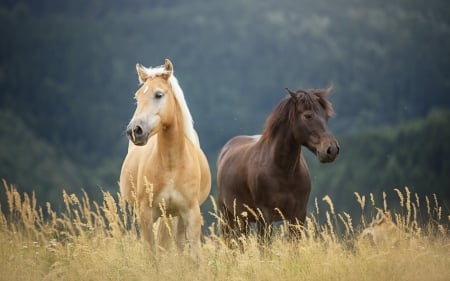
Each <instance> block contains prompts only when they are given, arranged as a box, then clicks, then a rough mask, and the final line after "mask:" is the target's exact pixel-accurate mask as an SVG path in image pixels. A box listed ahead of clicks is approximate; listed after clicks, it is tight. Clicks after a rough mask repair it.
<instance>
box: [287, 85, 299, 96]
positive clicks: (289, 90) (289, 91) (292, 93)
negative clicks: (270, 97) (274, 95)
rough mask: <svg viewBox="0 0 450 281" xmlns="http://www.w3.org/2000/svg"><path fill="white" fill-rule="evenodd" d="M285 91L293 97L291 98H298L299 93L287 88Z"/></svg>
mask: <svg viewBox="0 0 450 281" xmlns="http://www.w3.org/2000/svg"><path fill="white" fill-rule="evenodd" d="M285 89H286V91H287V92H288V93H289V95H291V97H293V98H297V93H296V92H294V91H292V90H291V89H289V88H287V87H286V88H285Z"/></svg>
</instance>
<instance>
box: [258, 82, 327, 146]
mask: <svg viewBox="0 0 450 281" xmlns="http://www.w3.org/2000/svg"><path fill="white" fill-rule="evenodd" d="M330 92H331V88H328V89H311V90H299V91H297V92H296V94H295V95H294V96H292V95H288V96H287V97H285V98H284V99H283V100H282V101H281V102H280V103H279V104H278V105H277V106H276V107H275V109H274V110H272V112H271V113H270V115H269V117H268V118H267V120H266V124H265V126H264V131H263V139H264V140H269V139H272V138H273V137H274V136H275V135H276V133H277V132H278V131H279V130H280V129H282V128H285V127H290V126H291V123H292V122H295V120H296V116H297V114H298V111H299V110H298V107H297V105H298V103H300V104H301V107H303V109H302V110H314V111H317V110H318V109H319V108H322V109H323V110H325V112H326V114H327V117H331V116H333V115H334V110H333V106H332V104H331V102H330V101H329V100H328V95H329V94H330Z"/></svg>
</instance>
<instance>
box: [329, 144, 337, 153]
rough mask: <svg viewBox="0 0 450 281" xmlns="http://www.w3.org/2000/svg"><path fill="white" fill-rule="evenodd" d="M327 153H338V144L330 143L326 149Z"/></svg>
mask: <svg viewBox="0 0 450 281" xmlns="http://www.w3.org/2000/svg"><path fill="white" fill-rule="evenodd" d="M327 154H328V155H338V154H339V145H332V144H331V145H330V146H329V147H328V149H327Z"/></svg>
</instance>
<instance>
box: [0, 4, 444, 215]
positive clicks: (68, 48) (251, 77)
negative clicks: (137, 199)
mask: <svg viewBox="0 0 450 281" xmlns="http://www.w3.org/2000/svg"><path fill="white" fill-rule="evenodd" d="M422 2H423V1H416V0H399V1H394V2H392V1H385V0H383V1H376V2H374V1H369V0H337V1H332V2H330V1H307V0H302V1H298V0H282V1H276V2H274V1H257V0H246V1H243V0H241V1H239V0H232V1H222V2H221V1H162V0H161V1H144V0H132V1H118V0H114V1H105V0H95V1H92V0H90V1H87V0H84V1H75V0H73V1H57V2H55V1H50V0H43V1H31V0H25V1H20V0H19V1H17V0H16V1H2V3H1V4H0V34H1V40H0V117H1V118H0V177H2V178H5V179H7V180H8V181H9V182H11V183H15V184H17V185H18V187H19V189H20V190H22V191H31V190H35V191H36V193H37V197H38V198H39V199H41V200H43V201H51V202H54V203H55V204H56V205H57V204H60V203H58V202H59V201H60V198H61V197H60V194H61V190H62V189H63V188H64V189H66V190H68V192H79V191H80V190H81V189H82V188H84V189H85V190H87V191H88V192H89V193H90V194H91V195H92V196H93V197H94V198H95V196H98V195H99V194H100V190H111V191H113V192H115V191H117V180H118V175H119V172H120V165H121V161H122V160H123V157H124V155H125V153H126V147H127V140H126V138H125V135H124V134H123V131H124V129H125V126H126V124H127V122H128V120H129V119H130V118H131V115H132V113H133V110H134V101H133V94H134V92H135V90H136V89H137V86H138V82H137V76H136V73H135V64H136V63H137V62H139V63H142V64H143V65H146V66H149V65H160V64H162V63H163V62H164V58H166V57H169V58H170V59H171V60H172V62H173V63H174V67H175V74H176V75H177V77H178V79H179V81H180V83H181V86H182V88H183V90H184V91H185V95H186V99H187V101H188V104H189V106H190V109H191V112H192V115H193V117H194V120H195V126H196V129H197V130H198V132H199V135H200V140H201V143H202V146H203V148H204V149H205V152H206V154H207V156H208V159H209V161H210V164H211V167H212V168H213V173H214V172H215V171H214V170H215V161H216V156H217V153H218V151H219V149H220V148H221V146H222V145H223V144H224V143H225V142H226V140H227V139H229V138H230V137H232V136H234V135H237V134H257V133H259V132H260V131H261V129H262V127H263V124H264V120H265V118H266V116H267V115H268V114H269V112H270V111H271V109H272V108H273V107H274V106H275V105H276V103H277V102H278V100H280V99H281V98H282V97H283V96H284V95H285V91H284V88H285V87H289V88H292V89H298V88H318V87H325V86H328V85H333V87H334V93H335V94H334V95H333V96H332V98H331V99H332V102H333V104H334V107H335V111H336V112H337V115H336V116H335V118H333V119H331V120H330V127H331V129H332V130H333V132H334V133H335V134H336V135H337V136H338V138H339V139H340V140H341V147H342V154H341V155H340V157H339V158H338V160H337V161H336V162H335V163H333V164H328V165H319V164H318V163H317V160H316V159H314V158H313V157H309V160H310V161H309V162H310V168H311V171H312V173H313V175H314V182H313V189H314V191H313V195H314V196H319V197H320V196H323V195H324V194H328V195H330V196H331V197H332V198H333V199H335V201H336V204H337V205H338V206H340V207H341V208H342V209H346V207H347V206H350V203H349V202H352V203H351V204H353V203H354V202H355V200H354V197H353V192H354V191H358V192H359V193H361V194H368V193H369V192H374V193H379V191H380V190H386V191H387V190H392V189H393V188H402V187H404V186H405V185H408V186H409V187H410V189H411V190H412V191H413V192H419V193H426V194H430V193H433V192H435V193H437V194H438V196H440V198H441V199H442V200H446V201H450V194H449V193H448V190H449V188H450V177H449V176H448V172H449V171H450V170H449V160H448V159H449V157H450V149H449V144H448V143H449V142H448V141H447V140H448V137H449V134H448V127H449V125H450V124H449V123H450V118H449V113H448V111H447V110H448V108H449V106H450V53H449V51H448V50H450V18H449V17H448V15H450V3H448V1H445V0H442V1H439V0H435V1H429V2H428V3H426V4H423V3H422ZM213 192H215V191H213ZM352 206H353V205H352Z"/></svg>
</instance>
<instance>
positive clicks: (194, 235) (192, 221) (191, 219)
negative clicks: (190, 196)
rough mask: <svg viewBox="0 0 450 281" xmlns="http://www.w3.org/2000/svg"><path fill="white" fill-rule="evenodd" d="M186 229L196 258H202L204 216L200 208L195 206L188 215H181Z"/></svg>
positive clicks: (188, 211)
mask: <svg viewBox="0 0 450 281" xmlns="http://www.w3.org/2000/svg"><path fill="white" fill-rule="evenodd" d="M181 217H182V220H183V222H184V225H185V227H186V240H187V243H188V245H189V247H190V250H191V251H192V254H193V255H194V257H195V258H197V259H198V258H199V257H200V234H201V227H202V215H201V213H200V206H199V205H198V204H194V205H193V206H192V207H191V208H190V209H189V210H187V212H186V213H184V214H182V215H181Z"/></svg>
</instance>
